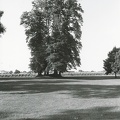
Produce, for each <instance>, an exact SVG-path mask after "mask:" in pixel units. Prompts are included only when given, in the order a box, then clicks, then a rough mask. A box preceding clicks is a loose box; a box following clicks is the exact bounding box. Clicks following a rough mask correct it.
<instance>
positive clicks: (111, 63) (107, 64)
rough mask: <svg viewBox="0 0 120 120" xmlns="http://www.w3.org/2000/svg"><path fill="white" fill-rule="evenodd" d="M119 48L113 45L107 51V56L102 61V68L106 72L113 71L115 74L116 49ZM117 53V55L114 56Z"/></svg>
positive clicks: (116, 64) (116, 69)
mask: <svg viewBox="0 0 120 120" xmlns="http://www.w3.org/2000/svg"><path fill="white" fill-rule="evenodd" d="M119 50H120V48H116V47H114V48H113V49H112V50H111V51H110V52H109V53H108V58H107V59H105V60H104V61H103V62H104V67H103V68H104V69H105V71H106V74H109V73H112V72H114V73H115V75H116V73H117V72H118V59H117V58H118V57H117V56H118V54H117V53H118V51H119ZM116 55H117V56H116Z"/></svg>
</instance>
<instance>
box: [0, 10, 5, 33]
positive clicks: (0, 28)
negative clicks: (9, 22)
mask: <svg viewBox="0 0 120 120" xmlns="http://www.w3.org/2000/svg"><path fill="white" fill-rule="evenodd" d="M2 15H3V11H0V19H1V17H2ZM4 32H5V28H4V26H3V24H2V23H1V21H0V34H1V33H4Z"/></svg>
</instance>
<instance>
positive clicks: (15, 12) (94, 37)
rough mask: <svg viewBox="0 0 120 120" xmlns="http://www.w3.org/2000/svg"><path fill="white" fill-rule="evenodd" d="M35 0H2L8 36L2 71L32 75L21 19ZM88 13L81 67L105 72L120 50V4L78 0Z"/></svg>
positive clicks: (2, 46) (0, 52)
mask: <svg viewBox="0 0 120 120" xmlns="http://www.w3.org/2000/svg"><path fill="white" fill-rule="evenodd" d="M32 1H33V0H0V10H2V11H4V14H3V16H2V18H1V22H2V23H3V24H4V26H5V27H6V32H5V33H4V34H3V35H2V36H1V37H0V70H6V71H10V70H13V71H14V70H16V69H18V70H20V71H29V70H30V69H29V63H30V50H29V49H28V46H27V43H26V36H25V32H24V30H25V29H24V27H23V26H21V25H20V17H21V15H22V13H23V12H24V11H30V10H31V8H32V4H31V2H32ZM78 1H79V2H80V3H81V6H82V8H83V10H84V13H83V14H82V16H83V21H84V23H83V26H82V37H81V42H82V46H83V47H82V49H81V51H80V57H81V67H80V68H78V69H80V70H84V71H92V70H93V71H102V70H103V60H104V59H106V58H107V54H108V52H109V51H111V50H112V49H113V47H115V46H116V47H120V0H78Z"/></svg>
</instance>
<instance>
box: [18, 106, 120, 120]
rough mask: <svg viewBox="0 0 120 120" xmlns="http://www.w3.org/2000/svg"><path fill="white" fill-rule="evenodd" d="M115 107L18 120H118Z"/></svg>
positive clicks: (119, 119) (71, 111) (63, 112)
mask: <svg viewBox="0 0 120 120" xmlns="http://www.w3.org/2000/svg"><path fill="white" fill-rule="evenodd" d="M114 109H115V107H95V108H91V109H80V110H66V111H62V112H60V113H58V114H56V115H49V116H44V117H43V118H41V119H39V118H38V119H34V118H27V119H19V120H120V111H119V112H114Z"/></svg>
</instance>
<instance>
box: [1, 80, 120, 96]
mask: <svg viewBox="0 0 120 120" xmlns="http://www.w3.org/2000/svg"><path fill="white" fill-rule="evenodd" d="M59 82H60V81H59ZM61 82H62V81H61ZM70 82H71V81H70ZM56 83H57V82H56V81H54V82H53V81H52V82H51V83H50V81H49V82H48V83H47V82H45V83H44V82H43V81H7V82H0V91H3V92H8V91H9V92H11V94H34V93H50V92H59V93H60V92H62V91H70V92H69V94H70V95H72V96H73V97H77V98H78V97H80V98H93V97H97V98H117V97H120V85H82V84H56ZM73 83H74V82H73ZM62 94H65V93H62ZM66 94H68V93H66Z"/></svg>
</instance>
